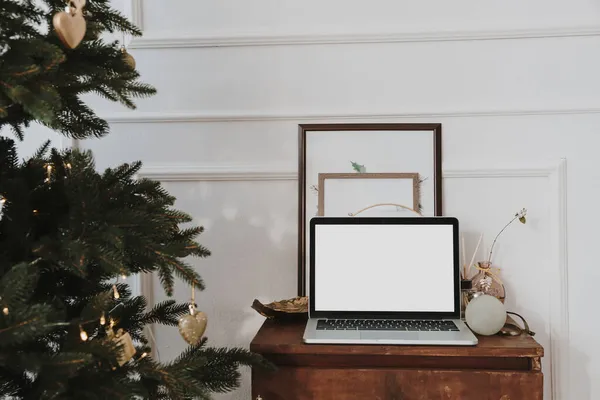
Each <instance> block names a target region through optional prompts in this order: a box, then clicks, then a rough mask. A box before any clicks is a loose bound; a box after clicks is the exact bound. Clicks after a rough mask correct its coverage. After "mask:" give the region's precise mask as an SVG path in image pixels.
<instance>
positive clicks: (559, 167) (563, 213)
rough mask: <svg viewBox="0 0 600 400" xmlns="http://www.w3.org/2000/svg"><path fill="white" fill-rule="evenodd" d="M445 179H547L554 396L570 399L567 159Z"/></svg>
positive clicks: (456, 173)
mask: <svg viewBox="0 0 600 400" xmlns="http://www.w3.org/2000/svg"><path fill="white" fill-rule="evenodd" d="M443 176H444V179H461V178H548V179H549V181H550V185H551V186H552V190H553V192H554V193H556V200H555V201H554V205H553V207H552V215H553V216H554V222H553V225H554V227H553V229H552V232H553V237H552V248H553V249H554V254H553V257H552V260H555V263H554V266H553V270H552V271H551V273H549V274H548V275H547V276H549V277H550V279H551V282H549V285H550V290H549V291H548V293H550V298H549V304H550V321H549V326H550V332H549V337H550V347H551V349H550V354H551V371H546V374H547V376H548V375H549V376H550V382H551V385H552V399H553V400H563V399H568V398H569V394H570V375H569V368H570V367H569V365H570V364H569V362H570V358H571V357H570V350H569V349H570V347H569V346H570V344H569V338H570V331H569V280H568V275H569V273H568V271H569V270H568V261H569V259H568V241H567V161H566V159H565V158H562V159H560V161H559V162H558V163H557V164H555V165H551V166H548V167H542V168H538V167H536V168H518V169H495V168H494V169H456V170H444V172H443Z"/></svg>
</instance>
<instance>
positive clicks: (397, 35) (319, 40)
mask: <svg viewBox="0 0 600 400" xmlns="http://www.w3.org/2000/svg"><path fill="white" fill-rule="evenodd" d="M143 5H144V3H143V0H130V7H129V8H130V10H131V11H130V15H129V17H130V18H131V20H132V22H133V23H134V24H135V25H137V26H138V27H139V28H140V29H143ZM586 36H600V27H598V26H595V25H592V26H587V25H582V26H567V27H547V28H535V29H501V30H473V31H423V32H374V33H350V32H348V33H327V32H322V33H313V34H286V35H270V34H266V35H257V34H245V33H240V34H235V35H193V34H192V35H189V34H183V33H179V32H173V31H166V32H154V33H152V32H151V33H148V32H146V34H145V35H144V36H143V37H141V38H133V39H132V41H131V43H130V44H129V48H131V49H174V48H180V49H181V48H213V47H245V46H292V45H335V44H364V43H418V42H450V41H479V40H514V39H547V38H568V37H586Z"/></svg>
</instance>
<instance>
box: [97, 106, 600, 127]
mask: <svg viewBox="0 0 600 400" xmlns="http://www.w3.org/2000/svg"><path fill="white" fill-rule="evenodd" d="M585 114H600V107H590V108H582V107H573V108H554V109H521V110H518V109H517V110H515V109H487V110H486V109H481V110H447V111H433V112H427V111H414V112H410V111H407V112H392V113H339V114H337V113H291V112H290V113H284V112H282V113H260V112H255V113H243V112H240V113H235V112H230V113H225V112H222V113H201V112H152V111H146V112H144V111H142V112H138V111H131V112H119V113H111V114H107V115H104V116H102V118H104V119H105V120H106V121H107V122H108V123H111V124H147V123H210V122H261V121H263V122H273V121H275V122H276V121H296V122H298V121H302V122H309V121H324V122H331V121H370V120H399V119H433V118H482V117H525V116H544V115H549V116H552V115H585Z"/></svg>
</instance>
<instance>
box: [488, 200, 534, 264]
mask: <svg viewBox="0 0 600 400" xmlns="http://www.w3.org/2000/svg"><path fill="white" fill-rule="evenodd" d="M526 214H527V210H526V209H522V210H521V211H519V212H518V213H516V214H515V216H514V217H513V219H511V220H510V221H509V222H508V224H506V225H504V228H502V229H501V230H500V232H498V234H497V235H496V237H495V238H494V241H493V242H492V247H490V254H489V256H488V260H487V263H488V265H490V263H491V262H492V252H493V251H494V245H495V244H496V241H497V240H498V238H499V237H500V235H501V234H502V232H504V231H505V230H506V228H508V227H509V226H510V224H512V223H513V222H515V220H517V219H518V220H521V222H523V223H525V222H524V221H525V219H524V218H525V215H526Z"/></svg>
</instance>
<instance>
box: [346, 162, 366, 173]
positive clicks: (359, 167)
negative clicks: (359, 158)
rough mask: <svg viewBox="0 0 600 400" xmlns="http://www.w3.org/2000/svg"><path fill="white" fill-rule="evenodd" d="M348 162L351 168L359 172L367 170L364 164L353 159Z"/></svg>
mask: <svg viewBox="0 0 600 400" xmlns="http://www.w3.org/2000/svg"><path fill="white" fill-rule="evenodd" d="M350 164H352V169H353V170H355V171H356V172H358V173H359V174H364V173H365V172H367V169H366V168H365V166H364V165H360V164H359V163H357V162H354V161H350Z"/></svg>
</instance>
